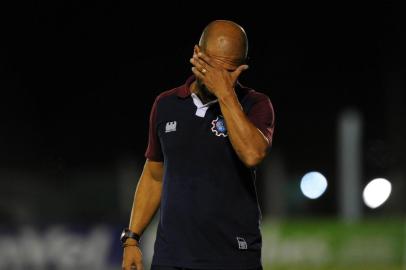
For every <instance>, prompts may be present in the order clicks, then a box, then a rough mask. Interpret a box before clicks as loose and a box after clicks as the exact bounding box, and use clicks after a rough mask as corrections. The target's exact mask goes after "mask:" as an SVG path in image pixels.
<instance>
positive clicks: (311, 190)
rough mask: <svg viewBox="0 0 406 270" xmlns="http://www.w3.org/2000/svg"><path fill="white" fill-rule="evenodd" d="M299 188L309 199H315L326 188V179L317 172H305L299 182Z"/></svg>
mask: <svg viewBox="0 0 406 270" xmlns="http://www.w3.org/2000/svg"><path fill="white" fill-rule="evenodd" d="M300 189H301V190H302V192H303V194H304V195H305V196H306V197H307V198H309V199H317V198H318V197H320V196H321V195H323V193H324V192H325V191H326V189H327V179H326V178H325V177H324V175H322V174H321V173H319V172H309V173H306V174H305V175H304V176H303V178H302V181H301V182H300Z"/></svg>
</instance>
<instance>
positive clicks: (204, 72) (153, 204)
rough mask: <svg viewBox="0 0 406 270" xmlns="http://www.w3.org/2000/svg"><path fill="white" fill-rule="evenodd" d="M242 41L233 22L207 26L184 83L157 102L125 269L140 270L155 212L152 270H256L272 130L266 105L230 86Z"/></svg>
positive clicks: (241, 59)
mask: <svg viewBox="0 0 406 270" xmlns="http://www.w3.org/2000/svg"><path fill="white" fill-rule="evenodd" d="M247 53H248V40H247V36H246V34H245V31H244V29H243V28H242V27H241V26H239V25H238V24H236V23H234V22H231V21H224V20H218V21H214V22H211V23H210V24H209V25H208V26H207V27H206V28H205V29H204V31H203V34H202V36H201V39H200V41H199V45H196V46H195V47H194V52H193V57H192V58H191V59H190V63H191V65H192V72H193V75H192V76H191V77H189V78H188V79H187V81H186V83H185V84H183V85H182V86H179V87H177V88H174V89H172V90H169V91H165V92H163V93H161V94H160V95H159V96H157V97H156V99H155V102H154V104H153V106H152V110H151V114H150V122H149V138H148V147H147V149H146V152H145V157H146V162H145V166H144V169H143V172H142V175H141V177H140V180H139V182H138V185H137V189H136V191H135V196H134V202H133V208H132V212H131V218H130V226H129V228H126V229H125V230H124V231H123V233H122V237H121V240H122V243H123V247H124V256H123V265H122V266H123V269H125V270H130V269H137V270H141V269H143V266H142V253H141V250H140V247H139V240H140V236H141V234H142V233H143V231H144V230H145V228H146V227H147V226H148V224H149V223H150V221H151V219H152V218H153V216H154V214H155V213H156V211H157V209H158V208H160V216H159V224H158V229H157V235H156V241H155V245H154V256H153V259H152V265H151V269H152V270H175V269H177V270H185V269H262V264H261V247H262V237H261V231H260V226H261V218H262V216H261V210H260V207H259V204H258V199H257V192H256V187H255V170H256V167H257V165H258V164H259V163H260V162H261V161H262V160H263V159H264V158H265V156H266V155H267V153H268V152H269V149H270V146H271V143H272V135H273V130H274V112H273V108H272V105H271V101H270V99H269V98H268V97H267V96H266V95H264V94H262V93H260V92H257V91H255V90H253V89H250V88H248V87H245V86H243V85H241V84H240V83H239V82H238V77H239V76H240V74H241V73H242V72H243V71H245V70H246V69H247V68H248V66H247V65H246V64H245V63H246V59H247Z"/></svg>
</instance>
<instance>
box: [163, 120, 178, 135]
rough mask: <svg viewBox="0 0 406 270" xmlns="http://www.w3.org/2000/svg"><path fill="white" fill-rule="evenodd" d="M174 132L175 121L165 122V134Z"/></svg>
mask: <svg viewBox="0 0 406 270" xmlns="http://www.w3.org/2000/svg"><path fill="white" fill-rule="evenodd" d="M172 131H176V121H172V122H166V126H165V132H167V133H168V132H172Z"/></svg>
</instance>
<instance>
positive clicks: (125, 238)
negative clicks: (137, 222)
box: [120, 231, 128, 242]
mask: <svg viewBox="0 0 406 270" xmlns="http://www.w3.org/2000/svg"><path fill="white" fill-rule="evenodd" d="M127 238H128V237H127V235H126V231H123V232H122V233H121V236H120V240H121V242H125V240H127Z"/></svg>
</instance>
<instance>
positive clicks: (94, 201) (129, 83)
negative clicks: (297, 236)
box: [0, 1, 406, 224]
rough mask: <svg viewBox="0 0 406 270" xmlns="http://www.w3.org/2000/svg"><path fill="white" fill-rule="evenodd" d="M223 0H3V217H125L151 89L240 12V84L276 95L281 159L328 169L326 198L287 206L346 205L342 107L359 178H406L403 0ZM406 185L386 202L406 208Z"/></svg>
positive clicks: (291, 211) (293, 210) (178, 78)
mask: <svg viewBox="0 0 406 270" xmlns="http://www.w3.org/2000/svg"><path fill="white" fill-rule="evenodd" d="M144 4H145V3H144ZM223 4H224V6H221V7H219V6H218V5H219V4H218V3H217V4H216V5H215V4H208V3H203V2H199V4H196V5H194V4H193V3H192V2H181V1H171V2H166V3H165V4H161V3H158V2H154V3H150V5H149V6H141V4H140V3H139V2H137V1H92V2H83V1H49V2H45V1H25V2H24V1H23V2H18V3H17V2H13V4H8V6H2V7H1V9H0V10H1V11H0V12H1V43H0V72H1V75H0V76H1V77H0V90H1V91H0V95H1V97H0V123H1V125H0V129H1V134H0V170H1V179H0V185H1V189H0V195H1V198H0V220H1V222H2V223H5V224H15V223H53V222H73V221H76V222H98V221H107V222H115V223H118V222H123V223H127V220H128V217H129V212H125V213H121V214H120V213H119V212H118V211H117V208H118V207H119V205H118V204H119V203H118V199H117V196H119V195H117V194H118V190H117V189H118V188H117V185H116V181H115V179H116V178H115V177H117V175H116V170H117V166H118V165H117V164H119V163H120V161H121V160H130V161H131V160H133V161H134V163H133V166H134V167H137V169H138V170H139V169H141V168H142V164H143V162H144V160H143V154H144V151H145V148H146V142H147V130H148V129H147V128H148V117H149V111H150V108H151V105H152V102H153V100H154V97H155V96H156V95H158V94H159V93H160V92H162V91H164V90H168V89H171V88H173V87H176V86H178V85H181V84H183V83H184V81H185V80H186V78H187V77H188V76H189V75H190V74H191V71H190V67H191V66H190V64H189V58H190V57H191V55H192V50H193V46H194V44H195V43H197V42H198V39H199V37H200V34H201V31H202V30H203V28H204V27H205V25H207V24H208V23H209V22H210V21H212V20H214V19H230V20H234V21H236V22H237V23H239V24H241V25H242V26H243V27H244V28H245V30H246V32H247V34H248V38H249V42H250V52H249V57H250V60H249V64H250V69H249V70H248V71H247V72H246V73H245V74H243V76H242V77H241V80H240V81H241V82H242V83H243V84H245V85H247V86H250V87H252V88H254V89H256V90H258V91H261V92H264V93H266V94H268V95H269V97H270V98H271V100H272V102H273V105H274V108H275V113H276V128H275V136H274V146H273V152H272V153H271V156H272V155H278V156H279V157H281V159H282V160H283V161H284V164H285V165H284V166H285V168H286V170H287V171H288V172H290V173H291V175H294V176H298V177H300V175H303V174H304V173H305V172H307V171H309V170H319V171H321V172H323V173H324V174H325V175H326V176H327V178H328V180H329V184H330V186H329V187H330V188H329V189H328V192H327V194H326V195H324V196H323V197H322V198H321V199H320V200H319V201H318V202H317V203H316V202H313V201H306V200H302V201H300V203H296V204H295V203H291V204H290V206H289V207H288V209H287V215H291V216H295V215H309V214H311V215H328V216H334V215H336V214H337V204H336V200H337V195H336V194H335V193H336V189H335V185H336V178H337V169H336V163H337V160H336V148H337V147H336V141H337V135H336V133H337V117H338V116H339V114H340V112H342V111H343V110H345V109H347V108H353V109H355V110H357V111H359V112H360V113H361V115H362V119H363V152H362V155H363V161H362V162H363V163H362V164H363V172H364V175H363V180H362V181H364V182H365V183H366V182H367V180H370V179H371V178H373V177H377V176H382V175H387V174H388V173H389V172H395V173H398V172H400V174H401V175H403V176H404V175H405V158H404V153H405V151H406V147H405V142H404V138H405V135H406V132H405V120H406V113H405V111H406V110H405V106H406V101H405V99H406V98H405V92H406V91H405V87H406V85H405V65H404V64H405V47H406V42H405V41H406V40H405V27H404V12H403V9H402V8H401V5H400V4H398V3H397V2H380V3H379V4H377V3H375V2H370V3H365V4H361V3H360V4H358V5H355V4H354V3H353V2H351V4H344V3H342V4H341V5H340V4H339V3H335V4H333V3H331V4H322V5H320V4H313V5H312V4H307V3H306V4H303V3H302V4H299V5H297V4H294V3H290V4H288V3H287V4H286V5H275V4H268V3H267V4H258V3H255V2H252V1H249V2H244V3H243V2H241V3H237V2H233V3H229V4H226V3H223ZM2 5H3V4H2ZM199 5H201V6H203V8H201V7H200V6H199ZM271 159H272V157H271ZM270 164H271V166H272V162H271V163H270ZM130 166H131V165H130ZM271 168H272V167H271ZM94 171H98V172H99V174H93V173H92V172H94ZM97 175H103V177H101V178H98V177H97ZM138 176H139V175H134V179H133V180H134V183H133V185H134V186H131V187H128V188H129V189H132V188H133V187H135V184H136V181H137V180H138ZM264 181H265V180H264V179H259V182H258V186H259V187H261V186H262V185H263V183H264ZM290 181H291V182H292V183H297V181H298V179H297V178H292V179H290ZM292 185H293V184H292ZM398 186H399V187H404V184H403V182H402V183H399V185H398ZM402 192H403V191H400V190H399V189H398V191H397V194H400V195H398V196H397V197H396V196H395V197H394V198H393V200H392V203H388V205H387V207H386V208H385V209H384V210H379V211H381V212H383V211H385V213H390V214H395V215H396V214H400V213H404V210H405V206H404V203H403V199H402ZM260 193H261V200H262V201H263V200H264V197H265V195H264V194H263V192H262V191H261V190H260ZM129 203H130V202H129V201H127V204H129ZM264 207H265V206H264ZM265 208H266V207H265ZM365 211H366V212H367V211H368V210H366V209H365ZM379 211H378V212H379Z"/></svg>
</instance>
